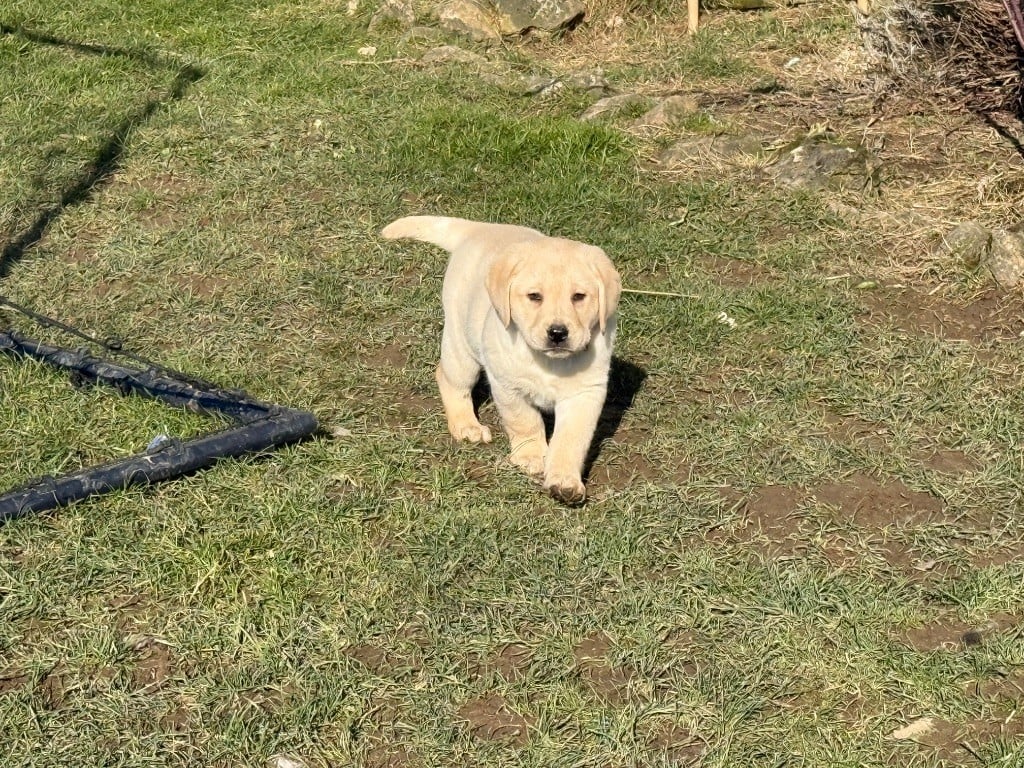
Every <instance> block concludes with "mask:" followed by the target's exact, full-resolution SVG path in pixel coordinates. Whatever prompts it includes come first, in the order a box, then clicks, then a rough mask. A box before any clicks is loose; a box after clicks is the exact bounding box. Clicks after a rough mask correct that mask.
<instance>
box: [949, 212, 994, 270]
mask: <svg viewBox="0 0 1024 768" xmlns="http://www.w3.org/2000/svg"><path fill="white" fill-rule="evenodd" d="M991 246H992V232H991V231H989V230H987V229H985V227H983V226H981V224H979V223H978V222H976V221H965V222H963V223H961V224H958V225H957V226H956V227H954V228H953V229H952V230H951V231H950V232H949V233H948V234H946V235H945V236H944V237H943V238H942V248H943V250H944V251H945V252H946V253H947V254H949V255H950V256H953V257H954V258H957V259H959V260H960V261H962V262H963V263H964V264H965V265H966V266H967V267H968V268H970V269H976V268H977V267H978V265H979V264H981V262H982V261H983V260H984V258H985V257H986V256H987V255H988V252H989V248H991Z"/></svg>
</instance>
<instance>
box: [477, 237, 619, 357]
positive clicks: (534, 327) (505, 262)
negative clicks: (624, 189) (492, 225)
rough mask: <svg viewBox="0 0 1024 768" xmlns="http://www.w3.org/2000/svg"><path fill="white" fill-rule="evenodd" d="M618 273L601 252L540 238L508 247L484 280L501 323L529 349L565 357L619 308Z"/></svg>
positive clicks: (587, 341)
mask: <svg viewBox="0 0 1024 768" xmlns="http://www.w3.org/2000/svg"><path fill="white" fill-rule="evenodd" d="M621 290H622V287H621V282H620V279H619V273H618V272H617V271H616V270H615V267H614V266H613V265H612V262H611V260H610V259H609V258H608V256H607V255H606V254H605V252H604V251H602V250H601V249H600V248H596V247H594V246H592V245H585V244H583V243H577V242H575V241H572V240H563V239H561V238H553V237H545V238H541V239H538V240H530V241H527V242H522V243H515V244H513V245H511V246H509V247H507V248H506V249H505V250H504V251H503V252H502V253H501V254H500V256H499V257H498V259H497V260H496V261H495V263H494V264H493V266H492V267H491V269H490V272H489V273H488V275H487V293H488V295H489V296H490V299H491V303H492V304H494V309H495V311H496V312H497V313H498V317H499V318H501V322H502V323H504V324H505V327H508V326H509V325H511V324H513V323H514V324H515V326H516V328H517V329H518V330H519V332H520V333H521V334H522V335H523V338H524V339H525V341H526V343H527V344H528V345H529V346H530V348H532V349H534V350H536V351H538V352H541V353H543V354H545V355H547V356H548V357H553V358H563V357H570V356H571V355H574V354H576V353H578V352H582V351H583V350H585V349H586V348H587V347H588V346H589V345H590V339H591V337H592V335H593V333H594V330H595V329H597V330H599V331H600V332H601V333H604V332H605V331H606V329H607V327H608V322H609V320H610V319H611V318H612V316H613V315H614V314H615V311H616V309H617V308H618V305H619V293H620V292H621Z"/></svg>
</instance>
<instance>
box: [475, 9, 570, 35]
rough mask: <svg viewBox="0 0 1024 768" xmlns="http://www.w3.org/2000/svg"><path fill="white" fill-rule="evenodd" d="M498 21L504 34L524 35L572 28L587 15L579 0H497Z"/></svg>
mask: <svg viewBox="0 0 1024 768" xmlns="http://www.w3.org/2000/svg"><path fill="white" fill-rule="evenodd" d="M494 7H495V10H496V11H497V15H498V24H499V28H500V30H501V33H502V34H504V35H522V34H526V33H528V32H531V31H539V32H544V33H555V32H562V31H564V30H568V29H572V28H573V27H575V26H576V25H577V24H579V23H580V22H581V21H583V17H584V16H586V13H587V9H586V8H585V7H584V6H583V4H582V3H581V2H579V0H494Z"/></svg>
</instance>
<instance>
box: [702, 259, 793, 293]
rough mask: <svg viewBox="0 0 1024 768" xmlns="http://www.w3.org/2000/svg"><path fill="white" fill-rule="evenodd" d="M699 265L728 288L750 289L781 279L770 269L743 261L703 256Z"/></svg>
mask: <svg viewBox="0 0 1024 768" xmlns="http://www.w3.org/2000/svg"><path fill="white" fill-rule="evenodd" d="M699 264H700V266H701V268H702V269H704V270H706V271H707V272H708V273H709V274H711V275H712V276H714V278H715V279H716V280H717V281H718V283H720V284H721V285H723V286H725V287H728V288H748V287H750V286H752V285H763V284H765V283H772V282H775V281H777V280H778V279H779V276H778V275H777V274H776V273H775V272H773V271H772V270H771V269H769V268H768V267H766V266H764V265H762V264H755V263H754V262H750V261H743V260H742V259H728V258H723V257H720V256H702V257H701V258H700V260H699Z"/></svg>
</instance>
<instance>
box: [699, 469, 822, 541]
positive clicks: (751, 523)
mask: <svg viewBox="0 0 1024 768" xmlns="http://www.w3.org/2000/svg"><path fill="white" fill-rule="evenodd" d="M806 498H807V494H806V493H805V492H804V491H801V490H799V489H796V488H790V487H788V486H784V485H768V486H765V487H763V488H760V489H758V490H757V491H755V492H754V493H753V494H751V496H750V497H749V498H748V499H747V501H746V503H745V505H744V508H743V518H742V526H741V527H740V528H738V529H737V530H735V531H732V532H729V533H726V531H725V530H724V529H722V530H720V531H717V532H714V533H713V534H712V535H711V536H710V537H709V538H711V539H721V538H727V539H728V538H733V539H738V540H739V541H741V542H743V543H745V544H749V545H750V546H751V547H752V548H753V549H755V550H757V551H758V552H759V553H760V554H762V555H764V556H766V557H785V556H788V555H793V554H795V553H796V552H798V551H802V550H804V549H806V544H805V542H804V541H803V539H802V537H801V534H800V521H801V516H800V513H799V507H800V505H801V504H802V503H803V502H804V501H805V499H806Z"/></svg>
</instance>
